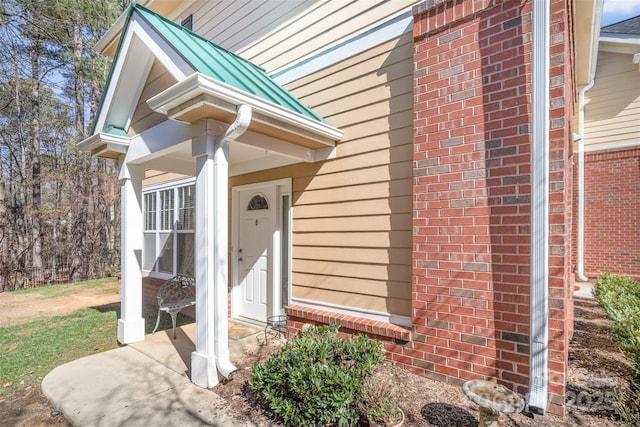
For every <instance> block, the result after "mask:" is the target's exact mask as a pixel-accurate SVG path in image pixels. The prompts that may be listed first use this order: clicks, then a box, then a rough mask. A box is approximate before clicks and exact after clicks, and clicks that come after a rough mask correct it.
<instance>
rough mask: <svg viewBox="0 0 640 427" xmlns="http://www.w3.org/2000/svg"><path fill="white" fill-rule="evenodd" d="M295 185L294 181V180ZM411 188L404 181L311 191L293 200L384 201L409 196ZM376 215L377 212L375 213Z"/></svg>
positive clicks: (297, 193)
mask: <svg viewBox="0 0 640 427" xmlns="http://www.w3.org/2000/svg"><path fill="white" fill-rule="evenodd" d="M294 183H295V180H294ZM411 194H413V186H412V184H411V182H407V180H406V179H400V180H397V181H387V182H378V183H374V184H363V185H360V186H347V187H342V188H340V189H334V188H331V189H327V190H311V191H300V192H294V194H293V199H294V200H295V202H296V203H297V204H301V205H310V204H320V203H331V202H334V203H339V202H347V201H350V200H371V199H386V198H387V197H398V196H410V195H411ZM376 213H378V212H376Z"/></svg>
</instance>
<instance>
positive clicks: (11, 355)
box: [0, 277, 192, 424]
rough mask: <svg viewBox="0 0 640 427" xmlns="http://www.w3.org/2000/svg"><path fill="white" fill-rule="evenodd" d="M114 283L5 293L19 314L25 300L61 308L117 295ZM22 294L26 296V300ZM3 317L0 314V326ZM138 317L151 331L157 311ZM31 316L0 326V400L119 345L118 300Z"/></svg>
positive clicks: (165, 319) (164, 324)
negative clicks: (80, 298)
mask: <svg viewBox="0 0 640 427" xmlns="http://www.w3.org/2000/svg"><path fill="white" fill-rule="evenodd" d="M117 284H118V279H117V278H113V277H112V278H107V279H98V280H89V281H85V282H77V283H68V284H61V285H52V286H48V287H43V288H33V289H26V290H21V291H14V292H10V293H9V294H10V295H15V296H21V297H22V298H20V300H21V303H20V304H21V305H23V306H24V310H28V306H29V304H28V302H35V301H40V304H42V301H43V300H44V301H45V304H48V303H50V304H51V305H56V304H57V305H61V304H64V303H65V298H66V299H67V300H68V299H69V298H71V297H72V296H74V295H78V294H85V295H87V294H91V295H111V294H117V293H118V286H117ZM25 296H26V297H28V298H27V299H25V298H24V297H25ZM111 301H113V298H111ZM14 305H15V303H14ZM2 314H3V313H2V312H0V325H2V324H3V322H2ZM143 315H144V317H145V326H146V327H145V329H146V333H151V331H152V329H153V327H154V326H155V323H156V311H155V310H154V311H153V312H150V313H144V314H143ZM31 317H32V319H29V320H28V321H27V322H26V323H21V324H19V325H16V326H8V327H7V326H5V327H0V396H9V395H12V394H14V393H19V392H21V391H23V390H25V389H27V388H29V387H39V385H40V383H41V382H42V378H43V377H44V376H45V375H46V374H47V373H49V372H50V371H51V370H52V369H53V368H55V367H56V366H59V365H62V364H64V363H67V362H70V361H72V360H75V359H79V358H81V357H84V356H89V355H91V354H95V353H100V352H103V351H106V350H110V349H113V348H116V347H118V342H117V327H118V318H119V317H120V303H119V302H116V303H110V304H103V305H98V306H96V307H89V308H82V309H80V310H78V311H75V312H73V313H69V314H64V315H58V316H51V315H49V316H47V315H46V314H44V315H43V314H42V313H41V312H39V313H34V314H33V316H31ZM189 322H192V320H190V319H188V318H185V316H178V326H180V325H183V324H185V323H189ZM5 324H6V323H5ZM170 327H171V319H170V317H169V316H168V315H164V316H162V317H161V321H160V327H159V328H158V329H159V330H164V329H169V328H170ZM0 424H2V423H1V422H0Z"/></svg>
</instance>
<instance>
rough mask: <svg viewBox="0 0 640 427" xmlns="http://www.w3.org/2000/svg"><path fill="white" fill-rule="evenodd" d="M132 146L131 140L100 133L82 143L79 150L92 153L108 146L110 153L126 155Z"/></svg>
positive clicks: (79, 144)
mask: <svg viewBox="0 0 640 427" xmlns="http://www.w3.org/2000/svg"><path fill="white" fill-rule="evenodd" d="M130 144H131V138H128V137H125V136H118V135H111V134H108V133H104V132H98V133H96V134H94V135H91V136H90V137H88V138H85V139H84V140H82V141H80V142H79V143H78V148H79V149H80V150H81V151H88V152H92V151H94V150H96V149H98V148H100V147H102V146H106V148H107V150H109V151H113V152H117V153H122V154H124V153H126V152H127V150H128V149H129V146H130Z"/></svg>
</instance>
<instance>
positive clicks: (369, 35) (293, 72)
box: [271, 9, 413, 85]
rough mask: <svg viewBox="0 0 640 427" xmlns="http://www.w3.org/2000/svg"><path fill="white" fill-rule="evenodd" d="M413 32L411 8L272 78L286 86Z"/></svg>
mask: <svg viewBox="0 0 640 427" xmlns="http://www.w3.org/2000/svg"><path fill="white" fill-rule="evenodd" d="M412 30H413V14H412V12H411V9H408V10H406V11H403V12H400V13H399V14H396V15H394V16H392V17H391V18H390V19H388V20H387V21H385V22H383V23H382V24H378V23H376V24H374V25H372V26H370V27H368V28H365V29H364V30H362V31H361V32H360V33H358V34H356V35H355V36H352V37H350V38H348V39H346V40H341V41H338V42H336V43H335V44H333V45H331V46H329V47H328V48H326V49H324V50H323V51H321V52H319V53H316V54H312V55H310V56H308V57H306V58H304V59H301V60H299V61H297V62H296V63H294V64H293V65H290V66H288V67H286V68H283V69H280V70H276V71H275V72H274V73H272V74H271V78H272V79H273V80H275V82H276V83H278V84H280V85H286V84H288V83H291V82H293V81H295V80H298V79H300V78H302V77H305V76H307V75H309V74H312V73H314V72H316V71H319V70H322V69H323V68H327V67H329V66H331V65H334V64H337V63H339V62H340V61H344V60H345V59H347V58H350V57H352V56H354V55H357V54H358V53H361V52H364V51H367V50H369V49H371V48H373V47H375V46H378V45H380V44H382V43H384V42H387V41H389V40H393V39H395V38H397V37H400V36H401V35H402V34H404V33H407V32H409V31H412Z"/></svg>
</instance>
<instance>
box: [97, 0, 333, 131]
mask: <svg viewBox="0 0 640 427" xmlns="http://www.w3.org/2000/svg"><path fill="white" fill-rule="evenodd" d="M134 12H135V13H138V14H139V15H140V17H142V19H144V20H145V21H146V22H147V23H148V24H149V25H150V26H151V27H152V28H153V29H154V30H155V31H156V32H157V33H158V35H159V36H160V37H162V38H163V39H164V40H165V41H166V42H167V43H168V44H169V45H171V46H172V47H173V48H175V51H176V53H178V54H179V55H180V56H181V57H182V58H183V59H184V60H185V61H186V62H187V63H188V64H190V65H191V66H192V67H193V69H194V70H195V72H199V73H201V74H203V75H206V76H208V77H211V78H213V79H215V80H218V81H220V82H222V83H225V84H228V85H229V86H232V87H234V88H236V89H239V90H241V91H243V92H246V93H249V94H252V95H254V96H257V97H259V98H262V99H264V100H265V101H268V102H271V103H273V104H276V105H279V106H281V107H284V108H287V109H289V110H291V111H293V112H295V113H298V114H301V115H303V116H305V117H308V118H310V119H312V120H316V121H319V122H322V123H325V121H324V119H323V118H322V117H320V116H318V115H317V114H316V113H314V112H313V111H312V110H311V109H310V108H308V107H307V106H305V105H304V104H302V103H301V102H300V101H299V100H298V99H296V98H295V97H294V96H293V95H291V94H290V93H289V92H287V91H286V90H285V89H284V88H283V87H282V86H280V85H279V84H277V83H276V82H275V81H274V80H273V79H272V78H271V77H269V76H268V75H267V73H266V72H265V71H264V70H263V69H262V68H260V67H258V66H256V65H255V64H252V63H251V62H250V61H247V60H246V59H244V58H241V57H240V56H238V55H236V54H235V53H233V52H230V51H228V50H226V49H224V48H222V47H220V46H218V45H216V44H215V43H212V42H211V41H209V40H207V39H205V38H204V37H202V36H199V35H198V34H196V33H194V32H193V31H190V30H188V29H187V28H185V27H183V26H181V25H179V24H176V23H175V22H173V21H171V20H169V19H166V18H164V17H163V16H161V15H159V14H157V13H155V12H153V11H151V10H149V9H147V8H145V7H144V6H141V5H139V4H137V3H135V2H132V3H131V4H130V5H129V10H128V11H127V20H126V22H125V25H124V27H123V29H122V34H121V37H120V42H119V44H118V48H117V49H116V54H115V58H114V64H115V62H116V61H117V58H118V55H119V54H120V50H121V47H122V41H123V40H124V35H125V34H126V32H127V29H128V27H129V23H130V22H131V18H132V16H133V14H134ZM112 73H113V67H112V70H111V72H110V73H109V76H108V78H107V84H106V86H107V87H108V86H109V83H110V80H111V79H112V77H113V76H112ZM103 96H104V94H103ZM102 107H103V106H102V102H101V103H100V107H99V109H100V110H101V109H102ZM99 113H100V112H99V111H98V114H99ZM94 126H95V122H94Z"/></svg>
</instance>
